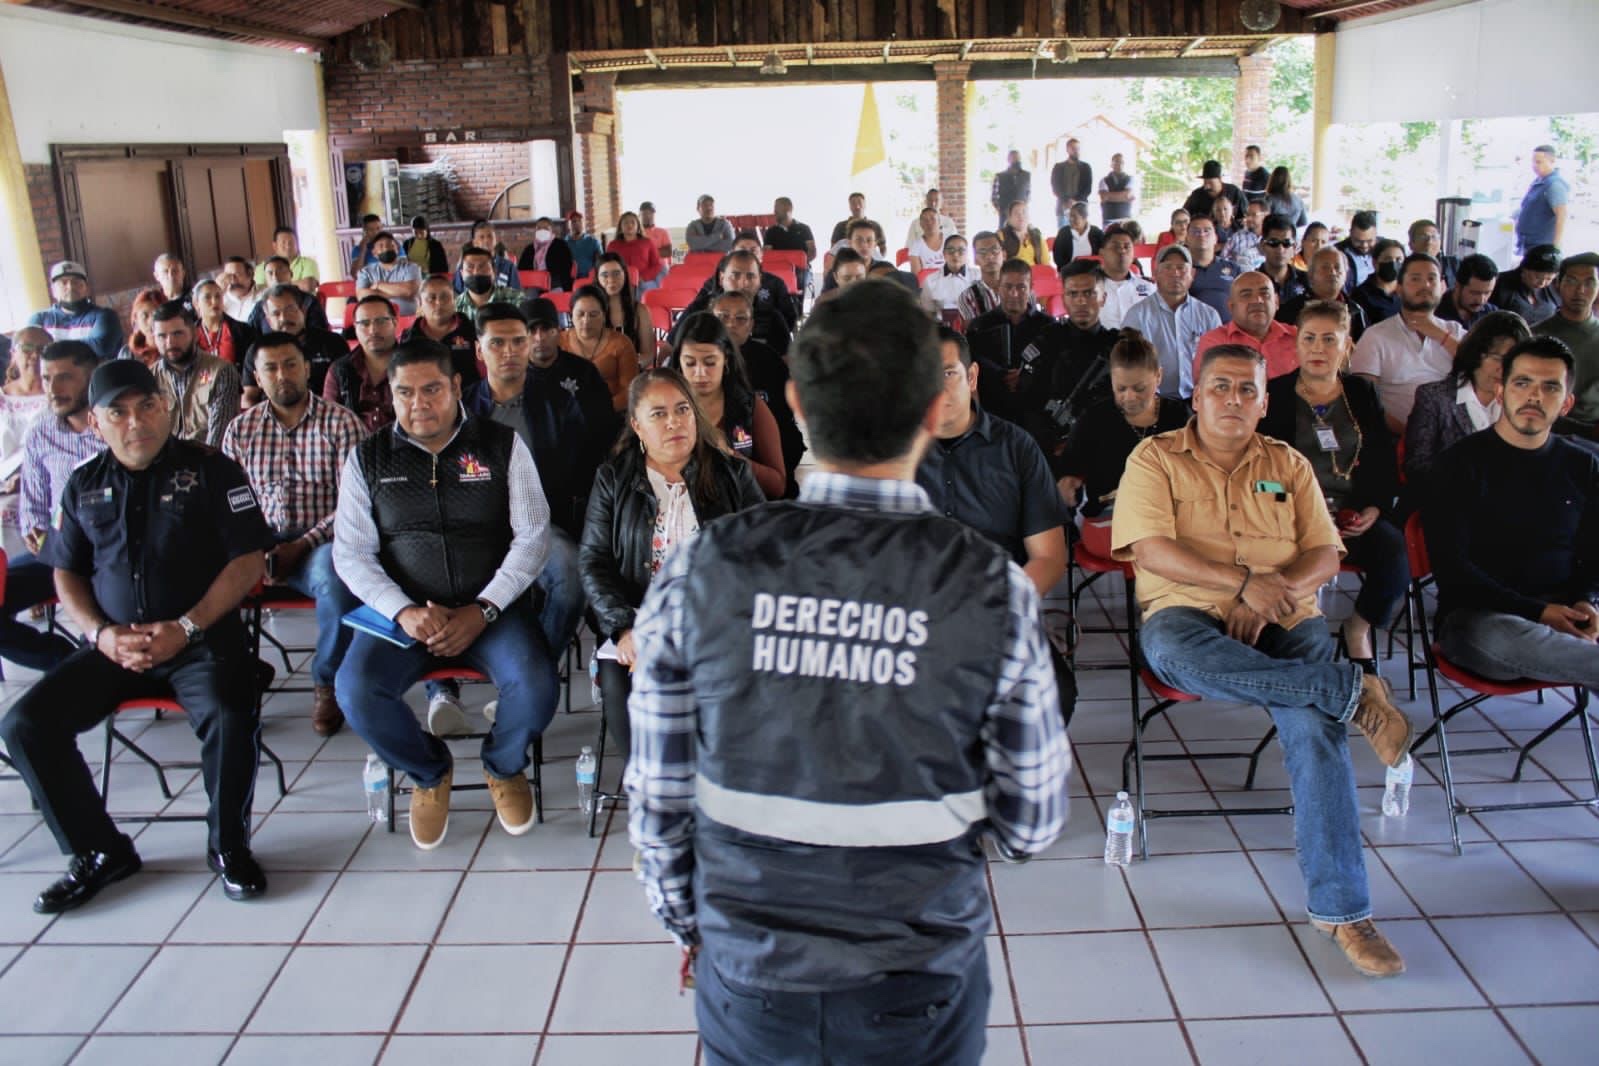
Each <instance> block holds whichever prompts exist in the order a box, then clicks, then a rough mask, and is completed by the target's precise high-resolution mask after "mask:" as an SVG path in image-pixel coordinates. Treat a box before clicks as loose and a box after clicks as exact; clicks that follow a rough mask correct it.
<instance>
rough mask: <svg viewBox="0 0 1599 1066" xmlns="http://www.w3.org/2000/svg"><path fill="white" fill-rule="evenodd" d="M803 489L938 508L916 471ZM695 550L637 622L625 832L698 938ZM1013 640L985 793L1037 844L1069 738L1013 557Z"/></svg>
mask: <svg viewBox="0 0 1599 1066" xmlns="http://www.w3.org/2000/svg"><path fill="white" fill-rule="evenodd" d="M800 499H801V500H802V501H805V502H807V503H813V504H820V505H822V506H826V507H838V508H844V509H849V510H857V511H882V512H886V513H890V514H921V513H924V512H932V510H933V507H932V504H931V502H930V501H929V499H928V497H927V493H925V492H923V491H922V489H921V487H920V486H918V485H917V484H916V483H915V482H911V481H889V480H882V479H869V478H859V477H851V476H848V475H845V474H835V473H825V472H819V473H814V474H812V475H811V476H810V477H808V478H806V479H805V484H804V485H803V486H802V487H801V488H800ZM693 557H694V553H693V551H692V550H682V549H680V550H678V551H675V552H673V553H672V554H671V555H670V556H669V557H668V558H667V561H666V565H665V566H664V567H662V568H661V572H660V573H659V574H658V575H657V576H656V578H655V580H654V581H653V582H652V583H651V584H650V588H649V591H648V593H646V594H645V597H644V605H643V607H641V608H640V609H639V613H638V620H637V622H636V623H635V625H634V628H633V639H634V642H635V644H636V645H637V648H638V661H637V663H636V664H635V666H634V668H633V694H632V696H631V698H630V699H629V700H628V714H629V715H630V716H631V717H632V720H633V750H632V755H631V758H630V759H629V761H628V764H627V780H626V785H627V793H628V802H629V806H630V811H631V813H630V814H629V817H628V832H629V834H630V835H631V836H632V839H633V846H634V847H636V848H638V849H639V880H640V881H641V882H642V883H643V884H644V888H645V892H646V893H647V895H648V896H649V900H650V906H651V908H652V909H653V910H654V911H655V914H656V916H657V917H658V918H660V919H661V921H662V923H663V924H664V925H665V926H666V928H667V929H668V931H670V932H671V933H672V935H673V936H675V937H676V938H677V939H678V941H679V942H681V943H683V944H694V943H697V942H698V940H699V930H698V924H697V921H696V918H695V914H694V892H693V877H694V777H695V772H696V762H697V752H696V750H695V746H696V742H695V737H696V735H697V733H698V731H699V728H700V723H699V707H698V705H697V704H696V703H695V700H694V682H693V677H692V676H691V675H690V673H689V670H688V667H687V665H686V663H687V656H686V655H685V649H683V648H682V647H680V642H681V640H682V637H683V597H684V595H685V588H684V586H685V585H686V583H687V580H688V570H689V565H690V562H691V561H692V559H693ZM1008 573H1009V591H1010V606H1009V609H1008V612H1007V613H1008V615H1009V619H1010V633H1011V641H1010V644H1009V647H1008V648H1007V650H1006V653H1005V656H1004V658H1003V659H1002V660H1001V661H1000V662H999V663H997V664H996V667H997V673H998V684H997V685H996V687H995V696H994V702H993V703H991V704H990V705H989V706H988V708H987V710H986V711H985V712H984V723H983V730H982V739H983V758H984V761H985V763H986V764H987V768H988V778H987V780H986V781H985V783H984V785H983V799H984V801H985V804H986V806H987V809H988V827H989V829H990V831H991V832H992V833H993V835H994V836H995V837H997V838H998V839H999V841H1000V843H1001V844H1003V845H1004V846H1006V847H1007V848H1009V849H1011V850H1012V851H1015V852H1020V853H1022V854H1026V855H1032V854H1036V853H1037V852H1040V851H1042V850H1043V849H1044V848H1046V847H1048V846H1049V845H1050V843H1051V842H1053V841H1054V839H1055V838H1056V837H1057V836H1058V835H1060V831H1061V828H1062V827H1063V826H1064V825H1065V822H1066V777H1067V775H1068V774H1069V773H1070V772H1071V748H1070V746H1069V745H1068V744H1067V742H1066V729H1065V726H1063V725H1062V724H1061V716H1060V697H1059V693H1058V692H1057V690H1056V687H1055V671H1054V667H1053V665H1052V664H1051V660H1050V653H1049V644H1048V641H1047V639H1046V638H1045V636H1044V630H1043V625H1042V624H1041V621H1040V616H1039V604H1038V593H1037V591H1036V590H1035V589H1034V588H1033V583H1032V581H1031V580H1029V579H1028V577H1027V575H1026V574H1024V573H1023V572H1022V569H1021V567H1019V566H1017V565H1016V564H1015V563H1011V564H1009V567H1008Z"/></svg>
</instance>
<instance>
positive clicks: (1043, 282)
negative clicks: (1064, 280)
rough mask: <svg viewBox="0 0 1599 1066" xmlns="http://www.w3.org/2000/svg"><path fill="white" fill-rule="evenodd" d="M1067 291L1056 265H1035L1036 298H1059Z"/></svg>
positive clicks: (1034, 289) (1034, 286)
mask: <svg viewBox="0 0 1599 1066" xmlns="http://www.w3.org/2000/svg"><path fill="white" fill-rule="evenodd" d="M1065 291H1066V290H1065V288H1064V287H1063V286H1062V285H1061V282H1060V274H1059V273H1057V272H1056V270H1055V264H1053V263H1034V264H1033V295H1034V296H1035V297H1036V298H1038V299H1039V300H1047V299H1048V298H1049V297H1051V296H1059V295H1061V294H1062V293H1064V292H1065Z"/></svg>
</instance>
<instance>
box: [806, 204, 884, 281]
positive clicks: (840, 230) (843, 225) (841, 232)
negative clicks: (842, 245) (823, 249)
mask: <svg viewBox="0 0 1599 1066" xmlns="http://www.w3.org/2000/svg"><path fill="white" fill-rule="evenodd" d="M848 202H849V214H848V215H847V216H846V217H844V218H842V219H840V220H839V221H838V222H836V223H834V225H833V233H832V235H831V236H829V237H828V238H827V247H828V249H829V251H830V252H831V251H832V250H835V249H836V248H837V247H838V243H839V242H840V241H847V240H848V239H849V231H850V227H851V226H853V225H854V224H855V223H857V222H862V221H870V219H867V217H866V195H865V194H864V193H858V192H852V193H850V194H849V198H848ZM872 230H873V232H874V233H875V234H876V236H877V248H876V252H877V253H878V254H881V253H882V252H884V251H887V249H888V238H887V237H886V236H884V234H883V227H882V226H879V225H878V224H877V223H875V222H872ZM822 269H824V270H826V269H828V265H827V264H826V263H825V262H824V263H823V265H822Z"/></svg>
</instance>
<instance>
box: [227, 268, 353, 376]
mask: <svg viewBox="0 0 1599 1066" xmlns="http://www.w3.org/2000/svg"><path fill="white" fill-rule="evenodd" d="M261 306H262V307H264V308H265V309H266V310H265V314H264V316H263V317H264V318H265V319H266V332H268V333H287V334H288V335H289V336H291V337H293V338H294V342H295V343H296V344H298V345H299V346H300V354H302V355H304V356H305V358H306V361H307V362H309V363H310V364H311V391H312V392H314V393H316V394H317V395H318V396H322V395H324V394H323V391H322V386H323V384H324V382H325V381H326V380H327V376H328V368H329V367H331V366H332V365H333V364H334V363H336V362H338V361H339V360H340V359H343V358H344V357H345V356H346V355H348V354H349V353H350V346H349V344H347V343H346V342H345V340H344V338H343V337H340V336H339V335H338V334H336V333H331V332H329V331H328V330H325V329H316V328H314V327H312V326H311V325H309V324H308V323H307V322H306V320H305V311H304V310H303V309H302V308H301V307H300V302H299V294H298V290H296V289H295V288H293V287H291V286H287V285H275V286H273V287H272V288H270V289H268V290H267V294H266V299H264V300H262V301H261ZM358 309H359V308H358ZM252 390H254V391H259V390H256V388H255V384H254V383H253V382H246V386H245V393H246V395H247V396H248V395H249V394H250V393H251V391H252ZM254 399H255V397H251V400H252V402H254Z"/></svg>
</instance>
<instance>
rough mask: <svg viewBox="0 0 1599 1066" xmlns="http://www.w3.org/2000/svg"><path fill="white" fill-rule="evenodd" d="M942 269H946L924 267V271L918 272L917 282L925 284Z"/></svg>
mask: <svg viewBox="0 0 1599 1066" xmlns="http://www.w3.org/2000/svg"><path fill="white" fill-rule="evenodd" d="M942 269H944V268H943V267H924V268H923V269H921V270H919V271H917V272H916V281H917V283H918V284H922V283H925V282H926V281H927V279H928V278H930V277H932V276H933V275H934V274H937V273H938V272H939V271H940V270H942Z"/></svg>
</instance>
